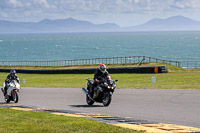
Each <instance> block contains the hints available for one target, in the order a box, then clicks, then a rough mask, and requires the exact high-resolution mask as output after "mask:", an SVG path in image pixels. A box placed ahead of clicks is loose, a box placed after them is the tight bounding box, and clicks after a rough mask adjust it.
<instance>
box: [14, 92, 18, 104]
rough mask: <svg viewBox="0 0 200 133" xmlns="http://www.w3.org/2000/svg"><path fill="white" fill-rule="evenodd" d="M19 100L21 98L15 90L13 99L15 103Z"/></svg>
mask: <svg viewBox="0 0 200 133" xmlns="http://www.w3.org/2000/svg"><path fill="white" fill-rule="evenodd" d="M18 100H19V97H18V94H17V92H16V91H15V92H14V95H13V101H14V102H15V103H17V102H18Z"/></svg>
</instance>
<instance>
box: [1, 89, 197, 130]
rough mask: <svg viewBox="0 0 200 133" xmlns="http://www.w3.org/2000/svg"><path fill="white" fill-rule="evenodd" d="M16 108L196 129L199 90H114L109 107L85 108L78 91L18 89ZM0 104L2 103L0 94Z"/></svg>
mask: <svg viewBox="0 0 200 133" xmlns="http://www.w3.org/2000/svg"><path fill="white" fill-rule="evenodd" d="M19 98H20V99H19V102H18V104H19V105H25V106H35V107H41V108H54V109H63V110H72V111H80V112H83V113H97V114H103V115H112V116H118V117H131V118H134V119H139V120H148V121H155V122H160V123H168V124H177V125H184V126H191V127H197V128H199V127H200V90H184V89H173V90H170V89H116V91H115V93H114V95H113V99H112V102H111V104H110V106H108V107H104V106H102V104H101V103H95V104H94V105H93V106H88V105H87V104H86V102H85V95H84V93H83V92H82V90H81V88H22V89H21V91H20V93H19ZM0 103H4V99H3V95H0Z"/></svg>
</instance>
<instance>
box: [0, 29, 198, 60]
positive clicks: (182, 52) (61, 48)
mask: <svg viewBox="0 0 200 133" xmlns="http://www.w3.org/2000/svg"><path fill="white" fill-rule="evenodd" d="M120 56H122V57H124V56H150V57H154V58H160V59H168V60H175V61H182V60H199V57H200V31H199V32H198V31H197V32H194V31H188V32H131V33H44V34H0V61H42V60H44V61H51V60H71V59H87V58H103V57H120Z"/></svg>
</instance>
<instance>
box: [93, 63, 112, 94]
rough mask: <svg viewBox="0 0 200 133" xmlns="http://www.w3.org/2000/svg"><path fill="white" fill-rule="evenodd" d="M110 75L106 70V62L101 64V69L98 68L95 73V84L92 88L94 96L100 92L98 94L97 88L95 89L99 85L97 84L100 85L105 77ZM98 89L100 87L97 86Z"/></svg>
mask: <svg viewBox="0 0 200 133" xmlns="http://www.w3.org/2000/svg"><path fill="white" fill-rule="evenodd" d="M107 76H109V73H108V71H107V70H106V65H105V64H100V65H99V69H98V70H96V72H95V74H94V84H93V87H92V90H91V93H94V92H95V93H94V97H96V96H97V95H98V94H96V92H97V90H96V91H94V88H95V87H97V85H100V84H101V83H102V82H103V79H106V77H107ZM97 89H98V88H97Z"/></svg>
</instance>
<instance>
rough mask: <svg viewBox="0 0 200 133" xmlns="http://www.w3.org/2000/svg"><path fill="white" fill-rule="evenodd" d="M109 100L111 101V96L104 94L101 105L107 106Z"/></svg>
mask: <svg viewBox="0 0 200 133" xmlns="http://www.w3.org/2000/svg"><path fill="white" fill-rule="evenodd" d="M111 99H112V96H111V95H110V94H109V92H106V93H105V94H104V97H103V105H104V106H108V105H109V104H110V102H111Z"/></svg>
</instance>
